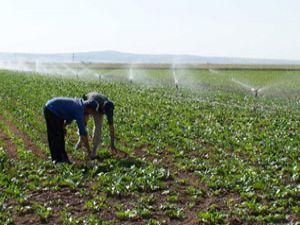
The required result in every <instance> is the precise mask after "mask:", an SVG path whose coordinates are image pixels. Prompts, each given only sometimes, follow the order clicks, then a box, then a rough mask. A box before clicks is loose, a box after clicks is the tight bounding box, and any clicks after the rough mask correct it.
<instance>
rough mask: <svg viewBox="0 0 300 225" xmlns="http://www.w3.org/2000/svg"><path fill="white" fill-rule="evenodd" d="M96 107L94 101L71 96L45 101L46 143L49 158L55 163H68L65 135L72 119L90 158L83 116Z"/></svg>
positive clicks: (90, 112) (93, 111)
mask: <svg viewBox="0 0 300 225" xmlns="http://www.w3.org/2000/svg"><path fill="white" fill-rule="evenodd" d="M98 108H99V104H98V103H97V102H96V101H83V100H82V99H73V98H54V99H51V100H49V101H48V102H47V103H46V105H45V107H44V116H45V120H46V125H47V134H48V143H49V148H50V153H51V158H52V160H53V161H55V163H70V160H69V158H68V155H67V153H66V150H65V135H66V126H67V125H68V124H70V123H71V122H72V121H73V120H76V122H77V125H78V129H79V134H80V141H81V143H83V145H84V146H85V148H86V151H87V155H88V157H90V158H91V151H90V146H89V142H88V134H87V130H86V121H85V118H86V116H87V115H89V114H95V112H96V110H97V109H98Z"/></svg>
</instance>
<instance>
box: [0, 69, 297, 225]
mask: <svg viewBox="0 0 300 225" xmlns="http://www.w3.org/2000/svg"><path fill="white" fill-rule="evenodd" d="M87 72H89V73H90V75H88V76H84V73H81V74H77V76H75V75H74V74H76V72H75V73H73V72H72V76H71V74H70V73H71V72H70V73H69V74H66V77H60V76H49V75H48V76H44V75H39V74H33V73H22V72H12V71H4V70H3V71H0V81H1V82H0V224H149V225H150V224H151V225H155V224H299V223H300V89H299V87H300V72H299V71H276V70H268V71H262V70H232V71H231V70H226V71H222V70H198V69H193V70H184V69H175V70H174V71H172V70H167V69H131V70H126V69H110V70H108V69H99V70H93V71H92V72H91V70H89V71H87ZM130 74H131V75H130ZM67 75H69V76H67ZM130 76H131V77H132V82H129V81H128V79H129V77H130ZM175 81H176V82H177V83H178V89H176V88H175ZM255 90H257V92H258V97H255V96H254V95H255ZM90 91H97V92H101V93H103V94H105V95H107V96H108V97H109V98H110V99H112V100H113V101H114V102H115V105H116V108H115V127H116V137H117V141H116V146H117V148H118V149H119V150H121V151H123V152H126V153H127V157H125V158H119V157H117V156H114V155H111V154H110V151H109V137H108V131H107V122H106V121H105V123H104V130H103V132H102V133H103V136H104V137H103V145H102V146H101V147H100V148H99V149H98V152H97V153H98V155H99V159H98V160H94V161H87V160H86V159H85V153H84V151H83V150H74V145H75V143H76V141H77V133H76V132H77V128H76V124H75V123H73V124H72V126H71V127H69V128H68V136H67V137H66V147H67V152H68V154H69V156H70V158H71V160H72V161H73V162H74V163H73V164H72V165H65V164H62V165H61V164H60V165H55V164H53V163H52V162H51V160H50V152H49V150H48V145H47V135H46V127H45V121H44V118H43V106H44V104H45V103H46V101H47V100H48V99H50V98H52V97H56V96H68V97H80V96H82V95H83V94H85V93H87V92H90ZM92 126H93V124H92V120H90V121H89V124H88V127H89V131H90V132H89V134H90V135H91V133H92V132H91V130H92Z"/></svg>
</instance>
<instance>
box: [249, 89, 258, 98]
mask: <svg viewBox="0 0 300 225" xmlns="http://www.w3.org/2000/svg"><path fill="white" fill-rule="evenodd" d="M251 91H252V92H253V95H254V97H255V98H258V92H259V91H260V89H258V88H251Z"/></svg>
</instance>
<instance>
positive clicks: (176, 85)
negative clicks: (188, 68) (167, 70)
mask: <svg viewBox="0 0 300 225" xmlns="http://www.w3.org/2000/svg"><path fill="white" fill-rule="evenodd" d="M174 83H175V87H176V89H177V90H178V88H179V83H178V80H175V82H174Z"/></svg>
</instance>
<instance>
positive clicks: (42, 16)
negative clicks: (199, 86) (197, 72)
mask: <svg viewBox="0 0 300 225" xmlns="http://www.w3.org/2000/svg"><path fill="white" fill-rule="evenodd" d="M299 10H300V1H299V0H205V1H204V0H0V52H34V53H37V52H42V53H53V52H78V51H98V50H117V51H125V52H131V53H149V54H153V53H155V54H156V53H172V54H184V53H185V54H196V55H202V56H237V57H256V58H282V59H300V13H299Z"/></svg>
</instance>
